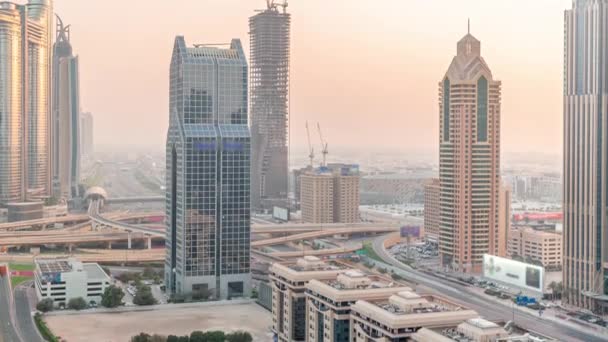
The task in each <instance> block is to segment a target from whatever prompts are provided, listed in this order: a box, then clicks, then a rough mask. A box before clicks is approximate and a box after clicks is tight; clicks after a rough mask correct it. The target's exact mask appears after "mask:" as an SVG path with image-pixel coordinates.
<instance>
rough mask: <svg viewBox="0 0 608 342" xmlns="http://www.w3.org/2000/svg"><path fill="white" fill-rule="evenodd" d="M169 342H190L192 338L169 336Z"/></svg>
mask: <svg viewBox="0 0 608 342" xmlns="http://www.w3.org/2000/svg"><path fill="white" fill-rule="evenodd" d="M167 342H190V337H188V336H175V335H169V336H167Z"/></svg>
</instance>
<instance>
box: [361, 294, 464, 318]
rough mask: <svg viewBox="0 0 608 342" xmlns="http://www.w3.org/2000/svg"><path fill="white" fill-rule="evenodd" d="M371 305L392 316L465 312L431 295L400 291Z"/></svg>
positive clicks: (461, 308) (462, 308) (453, 304)
mask: <svg viewBox="0 0 608 342" xmlns="http://www.w3.org/2000/svg"><path fill="white" fill-rule="evenodd" d="M370 304H371V305H373V306H375V307H377V308H378V309H380V310H381V311H384V312H386V313H390V314H392V315H397V316H402V315H415V314H424V313H438V312H452V311H461V310H466V309H467V308H464V307H461V306H459V305H457V304H455V303H452V302H449V301H448V300H447V299H442V298H440V297H436V296H433V295H419V294H417V293H415V292H413V291H401V292H399V293H397V294H394V295H392V296H390V297H389V298H388V300H381V301H373V302H370Z"/></svg>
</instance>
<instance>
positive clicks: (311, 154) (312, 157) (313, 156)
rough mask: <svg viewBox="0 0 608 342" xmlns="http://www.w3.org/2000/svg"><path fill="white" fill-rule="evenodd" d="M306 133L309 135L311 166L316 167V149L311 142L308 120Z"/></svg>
mask: <svg viewBox="0 0 608 342" xmlns="http://www.w3.org/2000/svg"><path fill="white" fill-rule="evenodd" d="M306 135H307V136H308V158H309V159H310V167H311V168H312V167H314V165H313V161H314V159H315V149H314V148H313V147H312V143H311V142H310V130H309V129H308V121H306Z"/></svg>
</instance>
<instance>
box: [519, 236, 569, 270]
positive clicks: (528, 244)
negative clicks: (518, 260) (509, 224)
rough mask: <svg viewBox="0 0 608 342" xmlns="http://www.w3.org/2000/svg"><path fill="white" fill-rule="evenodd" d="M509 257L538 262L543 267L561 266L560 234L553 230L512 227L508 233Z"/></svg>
mask: <svg viewBox="0 0 608 342" xmlns="http://www.w3.org/2000/svg"><path fill="white" fill-rule="evenodd" d="M508 254H509V257H511V258H512V257H513V256H515V255H518V256H520V257H522V258H523V259H524V260H525V259H526V258H530V259H532V260H537V261H540V262H541V263H542V264H543V266H544V267H560V266H561V265H562V234H561V233H559V232H557V231H555V230H537V229H533V228H530V227H514V228H512V229H511V230H510V231H509V244H508Z"/></svg>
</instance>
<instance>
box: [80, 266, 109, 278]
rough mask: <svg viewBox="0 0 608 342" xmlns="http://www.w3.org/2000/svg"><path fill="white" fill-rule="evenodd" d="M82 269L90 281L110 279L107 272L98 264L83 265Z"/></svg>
mask: <svg viewBox="0 0 608 342" xmlns="http://www.w3.org/2000/svg"><path fill="white" fill-rule="evenodd" d="M82 267H83V269H84V271H85V272H87V276H88V277H89V278H90V279H102V278H108V275H107V274H106V272H104V270H103V269H102V268H101V266H99V265H98V264H83V265H82Z"/></svg>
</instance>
